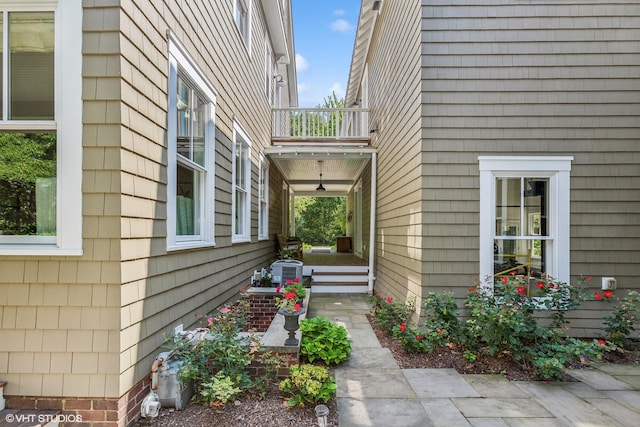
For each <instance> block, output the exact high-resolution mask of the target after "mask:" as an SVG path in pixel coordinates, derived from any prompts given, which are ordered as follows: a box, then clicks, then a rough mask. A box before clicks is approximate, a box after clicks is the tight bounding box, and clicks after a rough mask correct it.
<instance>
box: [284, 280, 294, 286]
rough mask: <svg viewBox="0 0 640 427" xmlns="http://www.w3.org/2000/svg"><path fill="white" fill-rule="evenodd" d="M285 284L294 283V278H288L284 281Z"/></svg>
mask: <svg viewBox="0 0 640 427" xmlns="http://www.w3.org/2000/svg"><path fill="white" fill-rule="evenodd" d="M284 284H285V285H293V280H291V279H287V280H285V281H284Z"/></svg>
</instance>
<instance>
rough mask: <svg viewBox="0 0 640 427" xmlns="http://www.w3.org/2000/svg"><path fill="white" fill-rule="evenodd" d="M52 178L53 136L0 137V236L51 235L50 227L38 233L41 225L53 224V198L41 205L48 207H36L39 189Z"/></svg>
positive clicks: (11, 135) (2, 135) (22, 134)
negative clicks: (47, 233)
mask: <svg viewBox="0 0 640 427" xmlns="http://www.w3.org/2000/svg"><path fill="white" fill-rule="evenodd" d="M55 176H56V135H55V134H52V133H33V134H24V133H17V132H16V133H9V132H7V133H0V233H2V234H8V235H33V234H36V233H39V234H42V233H43V232H45V233H46V232H48V231H51V232H54V231H55V230H54V229H50V228H51V227H53V226H54V225H51V226H47V227H45V229H43V230H38V228H40V227H41V226H42V225H43V224H45V223H46V224H55V216H54V215H55V206H52V205H55V198H53V199H50V198H48V199H46V202H43V203H44V204H47V205H49V206H36V202H37V201H38V200H37V194H38V192H39V191H40V190H39V187H41V186H43V185H46V182H47V181H48V180H51V179H53V178H55ZM54 191H55V190H54ZM36 216H37V217H38V218H36ZM41 217H42V218H41ZM44 217H50V218H44ZM38 222H39V223H40V224H38Z"/></svg>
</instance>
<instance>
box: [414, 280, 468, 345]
mask: <svg viewBox="0 0 640 427" xmlns="http://www.w3.org/2000/svg"><path fill="white" fill-rule="evenodd" d="M423 307H424V310H425V321H424V326H425V328H426V329H427V330H428V331H430V332H429V334H428V336H427V338H428V339H429V341H430V342H431V343H432V344H434V345H436V346H444V345H445V344H447V342H448V341H450V340H452V339H455V338H456V337H457V335H458V333H459V331H460V322H459V321H458V317H457V316H458V314H459V313H460V309H459V308H458V305H457V303H456V300H455V296H454V295H453V293H452V292H445V293H442V294H436V293H433V292H430V293H429V294H428V295H427V297H426V298H425V300H424V302H423Z"/></svg>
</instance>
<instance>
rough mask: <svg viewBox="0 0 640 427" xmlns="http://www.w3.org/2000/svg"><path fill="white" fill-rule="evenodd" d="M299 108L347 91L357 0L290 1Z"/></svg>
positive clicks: (356, 15)
mask: <svg viewBox="0 0 640 427" xmlns="http://www.w3.org/2000/svg"><path fill="white" fill-rule="evenodd" d="M291 3H292V10H293V33H294V34H293V37H294V41H295V47H296V67H297V73H298V104H299V106H300V107H315V106H316V105H318V104H323V103H324V98H326V97H327V96H329V95H330V94H331V92H332V91H335V92H336V95H338V97H339V98H343V97H344V94H345V90H346V89H347V80H348V78H349V67H350V66H351V54H352V52H353V42H354V37H355V34H356V26H357V25H358V14H359V13H360V0H319V1H318V0H316V1H314V0H292V1H291Z"/></svg>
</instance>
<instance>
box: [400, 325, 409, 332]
mask: <svg viewBox="0 0 640 427" xmlns="http://www.w3.org/2000/svg"><path fill="white" fill-rule="evenodd" d="M405 329H407V325H406V324H404V323H400V331H402V332H404V331H405Z"/></svg>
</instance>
